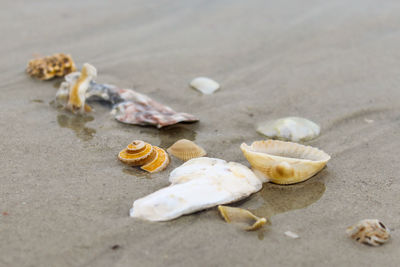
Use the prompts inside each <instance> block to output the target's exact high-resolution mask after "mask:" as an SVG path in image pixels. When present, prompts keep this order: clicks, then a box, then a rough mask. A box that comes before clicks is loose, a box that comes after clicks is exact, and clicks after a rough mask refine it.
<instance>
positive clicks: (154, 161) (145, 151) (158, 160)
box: [118, 140, 169, 173]
mask: <svg viewBox="0 0 400 267" xmlns="http://www.w3.org/2000/svg"><path fill="white" fill-rule="evenodd" d="M118 159H119V160H120V161H122V162H123V163H125V164H127V165H129V166H142V167H141V169H142V170H145V171H147V172H150V173H153V172H159V171H162V170H164V169H165V168H166V167H167V166H168V164H169V157H168V154H167V152H165V150H164V149H161V148H159V147H157V146H152V145H151V144H149V143H146V142H144V141H141V140H135V141H133V142H132V143H130V144H129V145H128V146H127V147H126V148H125V149H123V150H122V151H120V152H119V153H118Z"/></svg>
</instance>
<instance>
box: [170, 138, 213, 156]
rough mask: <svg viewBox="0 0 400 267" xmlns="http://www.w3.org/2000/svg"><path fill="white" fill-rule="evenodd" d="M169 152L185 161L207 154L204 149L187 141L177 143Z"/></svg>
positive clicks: (182, 140)
mask: <svg viewBox="0 0 400 267" xmlns="http://www.w3.org/2000/svg"><path fill="white" fill-rule="evenodd" d="M167 151H168V153H170V154H171V155H174V156H175V157H177V158H178V159H181V160H183V161H187V160H189V159H193V158H200V157H203V156H205V155H206V154H207V153H206V151H205V150H204V149H203V148H201V147H200V146H198V145H196V144H195V143H193V142H192V141H190V140H187V139H181V140H178V141H176V142H175V143H174V144H173V145H172V146H171V147H170V148H168V149H167Z"/></svg>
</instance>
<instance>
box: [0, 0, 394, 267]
mask: <svg viewBox="0 0 400 267" xmlns="http://www.w3.org/2000/svg"><path fill="white" fill-rule="evenodd" d="M351 3H352V4H350V3H349V1H344V0H340V1H334V2H329V1H185V3H182V1H181V2H178V1H175V2H173V1H157V3H150V2H145V1H141V2H139V1H137V2H135V1H112V2H110V1H84V2H79V3H78V2H74V3H71V2H70V1H6V2H5V3H2V8H1V9H0V21H1V23H0V29H1V30H0V32H1V33H2V41H1V45H0V56H1V59H2V60H1V63H0V89H1V93H2V94H1V97H0V136H1V139H2V141H1V142H0V149H1V161H0V169H1V175H0V184H1V186H0V251H1V254H0V266H373V265H375V266H398V265H399V256H398V251H399V249H398V248H399V240H400V235H399V231H398V229H399V228H400V212H399V210H400V201H399V200H400V197H399V193H398V192H399V191H400V180H399V171H398V170H399V169H398V166H400V158H399V157H398V154H399V152H400V142H399V141H398V140H399V133H400V115H399V111H400V105H399V99H400V98H399V97H400V90H399V85H398V84H399V82H400V79H399V77H400V76H399V73H400V65H399V58H400V50H399V47H400V35H399V34H398V29H399V26H400V16H399V15H400V3H399V2H398V1H384V2H383V1H382V2H377V1H365V0H359V1H352V2H351ZM55 52H65V53H70V54H72V56H73V58H74V59H75V61H76V63H77V64H78V66H81V65H82V64H83V63H85V62H89V63H91V64H93V65H94V66H96V68H97V70H98V79H97V81H99V82H106V83H111V84H116V85H119V86H121V87H125V88H132V87H133V88H135V89H136V90H137V91H139V92H141V93H145V94H147V95H149V96H151V97H152V98H154V99H155V100H158V101H160V102H161V103H164V104H167V105H169V106H171V107H172V108H174V109H175V110H177V111H182V112H190V113H192V114H194V115H196V116H198V117H199V118H200V122H199V123H195V124H179V125H175V126H172V127H169V128H166V129H162V130H158V129H155V128H152V127H139V126H129V125H124V124H121V123H118V122H117V121H115V120H114V119H113V118H112V116H111V115H110V114H109V107H107V106H102V105H100V104H93V107H94V109H95V112H94V113H93V114H90V115H88V116H86V117H81V118H76V117H74V116H72V115H70V114H68V113H66V112H62V111H58V110H57V109H55V108H53V107H52V106H51V105H50V102H51V101H52V100H53V99H54V96H55V92H56V90H57V89H56V88H54V86H55V85H57V83H58V84H59V82H60V80H53V81H49V82H41V81H37V80H34V79H31V78H30V77H28V76H27V75H26V74H25V73H24V68H25V66H26V64H27V61H28V60H29V59H30V58H32V57H33V56H34V55H35V54H41V55H48V54H52V53H55ZM197 76H206V77H210V78H213V79H215V80H217V81H218V82H220V84H221V86H222V88H221V89H220V90H219V91H217V92H216V93H215V94H214V95H211V96H205V95H201V94H200V93H199V92H197V91H195V90H193V89H191V88H189V87H188V83H189V81H190V80H191V79H193V78H194V77H197ZM289 115H291V116H302V117H306V118H309V119H311V120H313V121H315V122H317V123H319V124H320V125H321V128H322V132H321V136H320V137H319V138H317V139H316V140H313V141H311V142H309V143H307V144H311V145H314V146H317V147H319V148H321V149H323V150H324V151H326V152H327V153H329V154H331V155H332V159H331V161H330V162H329V164H328V166H327V168H325V169H324V170H323V171H322V172H320V173H319V174H318V175H316V176H315V177H313V178H312V179H310V180H308V181H306V182H304V183H301V184H298V185H293V186H286V187H284V186H278V185H273V184H265V185H264V187H263V189H262V190H261V191H260V192H259V193H256V194H254V195H253V196H251V197H250V198H249V199H248V200H246V201H241V202H239V203H236V204H235V205H236V206H240V207H245V208H249V209H251V210H252V211H254V212H255V213H256V214H257V215H261V216H268V217H269V218H270V222H271V223H270V224H269V225H267V227H264V228H263V229H262V230H259V231H257V232H244V231H242V230H240V229H236V228H235V227H231V226H230V225H228V224H226V223H225V222H224V221H223V220H222V219H221V218H220V217H219V216H218V213H217V210H216V209H209V210H206V211H203V212H198V213H196V214H193V215H189V216H183V217H181V218H179V219H176V220H174V221H170V222H164V223H148V222H145V221H140V220H136V219H132V218H129V216H128V211H129V209H130V207H131V205H132V202H133V200H135V199H137V198H140V197H142V196H144V195H147V194H149V193H151V192H154V191H155V190H158V189H160V188H162V187H164V186H166V185H167V184H168V180H167V178H168V174H169V172H170V171H171V170H172V169H173V168H175V167H177V166H179V164H180V162H179V161H178V160H176V159H173V160H172V163H171V165H170V166H169V167H168V169H167V170H166V171H164V172H162V173H158V174H153V175H149V174H146V173H143V172H141V171H139V170H136V169H132V168H128V167H125V166H123V165H122V164H120V163H119V162H118V160H117V158H116V155H117V153H118V151H119V150H121V149H122V148H123V147H125V146H126V145H127V144H128V143H129V142H130V141H132V140H133V139H143V140H146V141H148V142H151V143H152V144H154V145H160V146H161V147H163V148H166V147H168V146H169V145H170V144H172V143H173V142H174V141H176V140H177V139H179V138H187V139H190V140H195V142H196V143H198V144H200V145H201V146H203V147H204V148H205V149H206V150H207V151H208V155H209V156H211V157H218V158H222V159H225V160H229V161H237V162H240V163H243V164H246V165H248V163H247V162H246V160H245V158H244V157H243V156H242V153H241V151H240V149H239V145H240V144H241V143H242V142H247V143H250V142H252V141H254V140H259V139H262V138H263V137H262V136H260V135H258V134H257V133H256V131H255V129H254V125H255V124H256V123H257V122H260V121H263V120H269V119H274V118H279V117H282V116H289ZM366 218H378V219H380V220H382V221H383V222H384V223H385V224H386V225H387V226H388V227H390V228H391V229H392V230H393V232H392V240H391V241H390V242H389V243H387V244H385V245H384V246H381V247H378V248H372V247H368V246H365V245H361V244H358V243H355V242H352V241H351V240H350V239H348V238H347V237H346V235H345V228H346V227H347V226H349V225H351V224H353V223H355V222H357V221H358V220H361V219H366ZM285 231H292V232H295V233H297V234H298V235H299V236H300V238H299V239H291V238H289V237H287V236H285V235H284V232H285Z"/></svg>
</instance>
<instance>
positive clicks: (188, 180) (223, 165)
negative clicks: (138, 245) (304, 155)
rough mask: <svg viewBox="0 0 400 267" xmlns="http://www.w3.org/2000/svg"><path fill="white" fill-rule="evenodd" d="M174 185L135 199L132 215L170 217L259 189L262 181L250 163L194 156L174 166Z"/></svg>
mask: <svg viewBox="0 0 400 267" xmlns="http://www.w3.org/2000/svg"><path fill="white" fill-rule="evenodd" d="M169 182H170V183H171V185H169V186H167V187H165V188H162V189H160V190H158V191H156V192H154V193H152V194H150V195H148V196H145V197H143V198H140V199H137V200H135V201H134V202H133V207H132V209H131V210H130V216H131V217H136V218H141V219H145V220H149V221H168V220H172V219H175V218H178V217H179V216H182V215H184V214H189V213H193V212H196V211H200V210H203V209H207V208H211V207H214V206H217V205H221V204H226V203H231V202H234V201H238V200H240V199H243V198H245V197H248V196H249V195H250V194H252V193H255V192H257V191H259V190H260V189H261V187H262V182H261V181H260V180H259V179H258V178H257V177H256V176H255V175H254V173H253V172H252V171H251V170H250V169H249V168H247V167H246V166H244V165H242V164H239V163H236V162H226V161H225V160H221V159H215V158H206V157H203V158H195V159H191V160H189V161H187V162H185V163H184V164H182V165H181V166H179V167H178V168H176V169H174V170H173V171H172V172H171V174H170V176H169Z"/></svg>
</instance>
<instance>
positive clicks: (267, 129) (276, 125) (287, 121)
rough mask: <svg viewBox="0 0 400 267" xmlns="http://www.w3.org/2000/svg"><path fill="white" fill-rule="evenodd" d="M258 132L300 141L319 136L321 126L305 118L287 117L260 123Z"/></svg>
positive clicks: (272, 136)
mask: <svg viewBox="0 0 400 267" xmlns="http://www.w3.org/2000/svg"><path fill="white" fill-rule="evenodd" d="M257 132H258V133H260V134H263V135H265V136H267V137H269V138H273V139H280V140H285V141H294V142H298V141H307V140H311V139H313V138H315V137H317V136H318V135H319V133H320V127H319V126H318V125H317V124H316V123H314V122H312V121H310V120H307V119H304V118H299V117H286V118H282V119H278V120H273V121H266V122H263V123H260V124H259V125H258V127H257Z"/></svg>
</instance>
